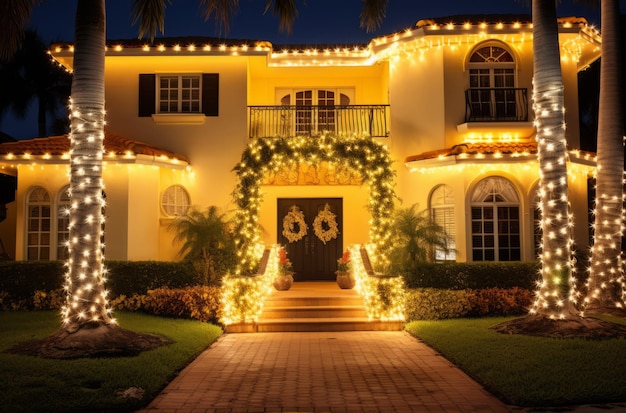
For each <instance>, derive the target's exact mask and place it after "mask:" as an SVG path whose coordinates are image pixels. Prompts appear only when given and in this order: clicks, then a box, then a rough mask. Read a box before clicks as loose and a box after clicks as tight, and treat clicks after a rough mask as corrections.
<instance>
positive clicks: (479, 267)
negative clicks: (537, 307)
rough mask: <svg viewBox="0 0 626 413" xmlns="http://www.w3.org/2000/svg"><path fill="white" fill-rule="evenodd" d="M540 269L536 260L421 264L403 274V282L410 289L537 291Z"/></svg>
mask: <svg viewBox="0 0 626 413" xmlns="http://www.w3.org/2000/svg"><path fill="white" fill-rule="evenodd" d="M539 270H540V267H539V263H537V262H534V261H515V262H462V263H456V262H451V263H421V264H418V266H417V268H416V270H415V271H414V272H413V273H409V274H404V280H405V284H406V286H407V287H409V288H440V289H445V290H465V289H468V288H471V289H485V288H514V287H519V288H524V289H527V290H534V289H535V287H536V282H537V280H538V279H539V278H540V277H541V275H540V272H539Z"/></svg>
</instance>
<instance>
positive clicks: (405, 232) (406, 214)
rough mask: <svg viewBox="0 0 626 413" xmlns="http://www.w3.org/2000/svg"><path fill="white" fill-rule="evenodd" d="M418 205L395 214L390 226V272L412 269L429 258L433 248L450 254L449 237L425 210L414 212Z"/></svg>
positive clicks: (401, 209)
mask: <svg viewBox="0 0 626 413" xmlns="http://www.w3.org/2000/svg"><path fill="white" fill-rule="evenodd" d="M417 207H418V206H417V204H413V205H411V206H410V207H407V208H400V209H398V210H396V211H395V213H394V217H393V225H392V240H393V241H392V243H393V245H394V247H393V248H392V250H391V253H390V261H391V262H392V266H395V265H397V266H398V268H392V269H391V271H390V272H391V273H395V272H397V271H403V270H404V271H406V270H412V269H414V268H415V266H416V265H417V264H418V263H419V262H426V261H429V260H430V259H432V256H433V253H434V250H435V249H439V250H442V251H445V252H449V251H450V248H449V244H450V237H449V236H448V235H447V234H446V232H445V230H444V229H443V227H442V226H441V225H439V224H437V223H436V222H435V221H434V220H433V219H432V218H431V217H430V215H429V213H428V210H421V211H418V210H417Z"/></svg>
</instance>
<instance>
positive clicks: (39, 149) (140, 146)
mask: <svg viewBox="0 0 626 413" xmlns="http://www.w3.org/2000/svg"><path fill="white" fill-rule="evenodd" d="M69 151H70V139H69V135H59V136H50V137H47V138H34V139H26V140H18V141H15V142H6V143H2V144H0V156H1V157H2V160H18V159H32V158H33V157H41V158H42V159H51V158H54V157H58V158H62V159H69ZM104 151H105V157H123V158H126V159H133V158H137V157H144V158H145V157H148V158H152V159H154V160H158V161H160V162H171V163H187V164H188V163H189V160H188V159H187V157H186V156H184V155H180V154H177V153H174V152H170V151H168V150H165V149H161V148H158V147H156V146H153V145H150V144H147V143H144V142H140V141H137V140H134V139H130V138H125V137H123V136H119V135H114V134H111V133H108V132H105V133H104Z"/></svg>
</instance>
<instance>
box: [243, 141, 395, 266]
mask: <svg viewBox="0 0 626 413" xmlns="http://www.w3.org/2000/svg"><path fill="white" fill-rule="evenodd" d="M304 161H306V162H315V163H319V162H334V163H343V164H344V165H346V166H348V167H350V168H351V169H353V170H355V171H356V172H358V173H359V174H360V176H361V184H369V187H370V197H369V203H368V208H369V211H370V213H371V215H372V225H371V228H370V242H371V243H373V244H374V245H375V246H376V252H375V253H376V255H377V258H378V262H379V263H382V264H385V263H387V252H388V249H389V246H390V242H389V234H390V233H391V231H390V227H391V215H392V213H393V207H394V202H393V201H394V198H395V192H394V178H395V174H394V171H393V170H392V168H391V164H392V160H391V158H390V156H389V152H388V151H387V149H386V148H385V147H384V146H383V145H381V144H379V143H378V142H376V141H374V140H373V139H372V138H370V137H355V136H354V137H337V136H332V135H323V136H320V137H303V136H295V137H287V138H280V137H276V138H257V139H254V140H253V141H252V142H250V144H249V145H248V147H247V148H246V150H245V151H244V152H243V154H242V155H241V161H240V162H239V164H237V166H235V168H234V169H233V170H234V171H235V172H236V173H237V176H238V183H237V186H236V187H235V191H234V193H233V197H234V201H235V204H236V205H237V207H238V210H237V215H236V222H237V228H236V234H237V237H238V239H237V240H236V241H237V246H238V248H239V250H240V251H241V255H240V268H239V270H238V273H244V274H245V273H248V272H250V271H252V270H253V268H254V266H255V264H256V259H257V258H256V257H254V256H253V253H252V251H253V250H254V246H255V245H257V244H258V243H260V240H261V236H260V230H259V226H258V217H259V209H260V206H261V201H262V197H261V195H260V191H259V188H260V186H261V183H262V182H263V177H264V175H265V174H267V173H269V172H271V171H273V172H277V171H278V170H280V169H281V168H282V167H284V166H287V165H294V164H295V165H298V164H300V163H301V162H304Z"/></svg>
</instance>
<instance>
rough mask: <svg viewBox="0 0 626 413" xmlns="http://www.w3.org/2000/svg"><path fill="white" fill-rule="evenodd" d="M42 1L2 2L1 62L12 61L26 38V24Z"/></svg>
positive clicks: (0, 2)
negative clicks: (36, 5)
mask: <svg viewBox="0 0 626 413" xmlns="http://www.w3.org/2000/svg"><path fill="white" fill-rule="evenodd" d="M40 2H41V1H40V0H2V1H0V39H2V41H1V42H0V61H10V60H11V59H12V58H13V55H14V54H15V52H17V50H18V49H19V48H20V45H21V44H22V39H23V38H24V24H25V23H26V22H27V21H28V19H29V18H30V15H31V13H32V11H33V6H34V5H35V4H39V3H40Z"/></svg>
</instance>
